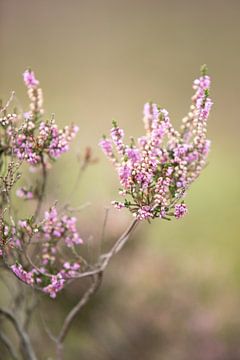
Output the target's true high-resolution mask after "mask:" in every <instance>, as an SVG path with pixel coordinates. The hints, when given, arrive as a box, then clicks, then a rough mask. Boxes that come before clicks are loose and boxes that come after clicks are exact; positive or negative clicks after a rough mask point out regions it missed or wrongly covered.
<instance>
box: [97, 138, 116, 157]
mask: <svg viewBox="0 0 240 360" xmlns="http://www.w3.org/2000/svg"><path fill="white" fill-rule="evenodd" d="M99 145H100V146H101V148H102V151H103V152H104V154H105V155H106V156H107V157H109V158H110V159H111V158H112V157H113V146H112V141H111V140H109V139H105V138H104V139H102V140H101V141H100V142H99Z"/></svg>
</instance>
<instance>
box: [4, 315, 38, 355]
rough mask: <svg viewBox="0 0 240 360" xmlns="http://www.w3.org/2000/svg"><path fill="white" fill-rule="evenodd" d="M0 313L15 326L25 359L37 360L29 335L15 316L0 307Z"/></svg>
mask: <svg viewBox="0 0 240 360" xmlns="http://www.w3.org/2000/svg"><path fill="white" fill-rule="evenodd" d="M0 315H2V316H4V317H5V318H6V319H7V320H8V321H9V322H10V323H11V324H12V325H13V326H14V328H15V330H16V332H17V334H18V336H19V339H20V341H21V347H22V352H23V357H24V359H25V360H37V357H36V354H35V352H34V350H33V348H32V345H31V342H30V339H29V336H28V334H27V332H26V331H25V330H24V328H23V327H22V326H21V324H20V323H19V321H18V320H17V318H16V316H14V315H13V314H12V313H11V312H10V311H9V310H5V309H2V308H0Z"/></svg>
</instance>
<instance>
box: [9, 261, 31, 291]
mask: <svg viewBox="0 0 240 360" xmlns="http://www.w3.org/2000/svg"><path fill="white" fill-rule="evenodd" d="M11 269H12V271H13V272H14V274H15V275H16V276H17V277H18V278H19V279H20V280H21V281H23V282H25V283H26V284H27V285H31V286H32V285H33V283H34V278H33V273H32V272H31V271H30V272H27V271H25V270H24V269H23V267H22V265H20V264H14V265H12V266H11Z"/></svg>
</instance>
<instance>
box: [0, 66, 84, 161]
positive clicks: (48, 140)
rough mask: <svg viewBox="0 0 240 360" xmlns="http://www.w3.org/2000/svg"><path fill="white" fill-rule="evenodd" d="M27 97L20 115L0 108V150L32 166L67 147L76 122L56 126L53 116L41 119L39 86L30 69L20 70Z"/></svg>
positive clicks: (51, 158) (62, 151)
mask: <svg viewBox="0 0 240 360" xmlns="http://www.w3.org/2000/svg"><path fill="white" fill-rule="evenodd" d="M23 79H24V83H25V85H26V87H27V91H28V96H29V99H30V106H29V111H27V112H25V113H24V114H23V116H22V115H20V114H17V113H15V112H14V113H9V114H8V113H7V112H6V110H5V111H4V112H3V116H2V117H1V118H0V127H1V129H2V135H1V137H0V152H1V153H4V154H6V155H11V156H12V155H14V156H16V157H17V158H18V160H21V161H27V162H28V163H29V164H30V165H31V166H34V167H36V166H38V165H40V164H42V163H43V162H44V163H45V165H47V163H48V161H49V160H55V159H57V158H58V157H59V156H60V155H61V154H63V153H65V152H67V151H68V150H69V145H70V142H71V141H72V139H73V138H74V137H75V135H76V133H77V132H78V127H77V126H76V125H73V124H72V125H70V126H65V127H64V128H63V129H59V128H58V125H57V124H56V122H55V119H54V118H52V119H51V120H44V119H43V115H44V110H43V96H42V89H41V88H40V87H39V81H38V80H37V79H36V77H35V74H34V72H33V71H32V70H26V71H25V72H24V73H23Z"/></svg>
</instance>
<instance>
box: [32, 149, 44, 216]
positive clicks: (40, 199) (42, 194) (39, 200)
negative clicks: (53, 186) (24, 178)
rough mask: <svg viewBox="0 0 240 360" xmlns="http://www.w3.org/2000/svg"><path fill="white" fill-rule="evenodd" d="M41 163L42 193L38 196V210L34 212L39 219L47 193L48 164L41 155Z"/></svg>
mask: <svg viewBox="0 0 240 360" xmlns="http://www.w3.org/2000/svg"><path fill="white" fill-rule="evenodd" d="M41 164H42V186H41V189H40V193H39V196H38V202H37V207H36V210H35V213H34V218H35V219H37V217H38V215H39V214H40V211H41V207H42V203H43V198H44V194H45V190H46V185H47V169H46V164H45V163H44V160H43V156H41Z"/></svg>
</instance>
